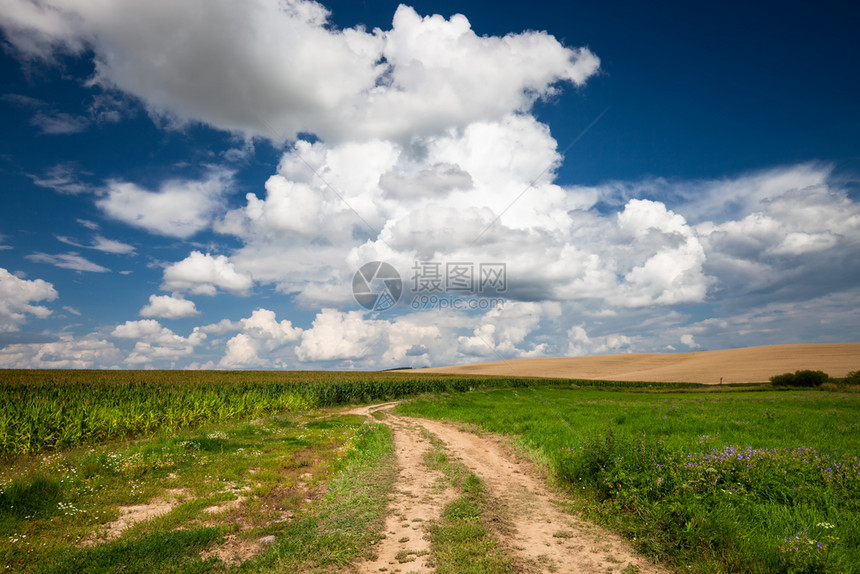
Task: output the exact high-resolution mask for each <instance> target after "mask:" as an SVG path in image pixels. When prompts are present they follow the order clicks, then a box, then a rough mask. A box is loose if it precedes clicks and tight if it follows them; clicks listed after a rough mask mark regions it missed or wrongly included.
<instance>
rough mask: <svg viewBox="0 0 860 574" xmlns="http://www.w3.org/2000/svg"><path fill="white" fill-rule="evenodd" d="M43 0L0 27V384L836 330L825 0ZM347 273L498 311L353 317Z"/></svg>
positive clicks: (848, 295) (744, 339)
mask: <svg viewBox="0 0 860 574" xmlns="http://www.w3.org/2000/svg"><path fill="white" fill-rule="evenodd" d="M54 4H55V3H54V2H48V3H47V4H46V6H48V8H47V9H46V10H44V11H42V12H40V13H39V16H38V17H33V16H32V14H31V11H32V10H33V6H34V4H33V3H32V2H30V1H28V0H17V2H16V6H17V8H16V9H15V10H13V11H11V12H10V13H9V14H6V15H4V16H2V17H0V38H2V41H3V51H2V53H0V83H2V90H0V116H2V118H0V122H2V123H0V125H2V126H3V132H4V133H3V135H4V137H3V138H2V140H0V193H2V205H3V209H2V210H0V269H2V270H3V271H0V290H2V293H3V294H5V296H6V298H7V301H8V302H7V303H6V304H5V306H4V305H0V366H4V365H5V366H97V367H110V366H126V367H146V366H157V367H158V366H160V367H183V366H189V365H190V366H197V367H200V366H216V367H229V368H241V367H264V368H275V367H288V368H310V367H338V368H374V367H387V366H391V365H392V364H394V363H396V364H400V363H404V362H409V361H413V358H414V361H413V363H412V364H415V366H422V365H427V364H441V363H444V362H464V361H467V360H479V359H492V358H500V357H523V356H541V355H563V354H589V353H606V352H626V351H662V350H695V349H705V348H724V347H729V346H741V345H753V344H768V343H783V342H826V341H834V340H837V341H842V340H857V336H858V335H857V331H858V330H857V326H858V324H857V315H856V311H854V310H853V309H854V308H856V307H857V305H856V302H857V290H856V288H855V287H854V285H856V280H857V279H858V278H860V277H858V276H857V275H858V273H860V271H858V269H857V265H856V263H855V261H856V260H857V255H858V242H860V231H858V225H859V224H858V221H860V218H858V217H860V216H858V215H857V213H858V207H857V201H858V199H860V191H858V190H860V185H858V182H860V178H858V174H860V149H858V148H860V146H858V142H860V103H858V102H860V98H858V97H857V95H858V93H860V78H858V74H857V73H856V71H855V68H856V66H857V62H858V59H860V58H858V57H860V41H858V39H857V34H856V30H855V28H856V23H857V22H858V21H860V18H858V16H860V12H859V11H858V9H857V8H856V7H854V6H851V5H850V4H849V3H844V2H841V3H835V2H833V3H829V2H828V3H821V4H814V5H813V4H809V3H785V2H782V3H775V2H774V3H771V2H768V3H753V4H748V3H740V2H721V3H711V4H702V3H690V2H660V3H650V4H645V3H639V2H623V3H617V2H616V3H606V2H600V3H597V2H595V3H590V4H588V5H586V4H584V3H583V4H575V3H568V4H561V3H556V2H540V1H537V2H528V3H522V2H516V3H504V2H447V1H445V2H440V1H434V2H413V3H411V4H410V6H411V8H412V9H414V12H412V11H410V10H407V9H401V10H400V11H398V6H399V3H398V2H388V1H373V2H353V1H332V2H325V3H324V4H325V6H326V7H327V8H328V10H329V11H330V14H329V16H328V21H327V23H323V22H322V20H320V19H319V18H320V12H319V9H318V5H314V4H312V3H307V2H301V1H298V0H297V1H295V2H292V3H288V6H289V7H290V8H289V10H293V9H294V12H289V10H288V11H287V12H289V13H287V12H281V13H277V10H278V9H277V3H272V2H267V1H265V2H264V1H261V2H260V3H259V4H255V6H259V7H260V13H261V14H263V17H261V18H257V19H254V18H249V19H248V20H247V21H245V20H244V18H245V17H246V16H247V15H248V14H251V13H253V12H254V10H256V8H255V9H251V8H247V9H242V8H241V7H240V5H239V4H236V3H231V2H228V1H226V0H225V1H224V2H215V3H213V4H212V5H210V6H208V7H206V8H202V7H203V4H201V5H200V6H198V7H196V8H195V7H194V6H192V4H194V3H193V2H191V3H189V4H188V5H186V6H182V7H178V6H171V4H170V3H169V2H168V3H161V2H154V3H152V5H150V6H143V5H138V6H135V7H134V9H133V10H132V9H129V8H122V7H120V8H118V9H115V8H114V4H107V5H105V7H103V8H100V9H96V8H94V7H92V6H88V5H87V3H86V2H83V1H81V2H77V1H75V2H71V3H68V4H61V3H60V4H56V6H54ZM121 4H122V3H121V2H117V3H116V6H120V5H121ZM248 6H251V5H250V4H249V5H248ZM273 6H274V8H273ZM57 7H62V9H63V10H68V11H70V12H73V13H74V14H75V17H74V18H65V17H64V18H63V19H61V21H62V24H61V25H54V24H52V22H53V20H52V19H51V18H52V15H53V14H56V13H58V12H56V10H57ZM195 9H197V10H201V9H205V10H207V11H208V12H210V15H212V17H211V18H203V17H198V16H200V13H197V16H195V15H194V14H195V12H194V10H195ZM266 10H274V12H271V11H270V12H266ZM132 11H135V14H132V13H131V12H132ZM396 11H397V14H398V17H399V18H400V20H396V21H395V23H396V26H394V25H393V24H392V19H393V18H395V12H396ZM265 14H268V16H266V15H265ZM308 14H310V16H308ZM410 14H415V17H412V16H410ZM433 14H439V15H440V17H439V18H436V19H422V18H423V17H426V16H430V15H433ZM455 14H463V15H465V17H466V18H467V19H468V23H469V24H470V26H471V30H469V29H468V28H464V27H463V26H464V24H463V22H461V21H459V20H457V19H456V18H452V17H453V16H454V15H455ZM220 16H223V17H220ZM314 18H316V19H314ZM135 19H136V20H135ZM239 21H242V22H244V23H245V24H246V25H247V28H246V29H241V28H240V27H239V26H238V25H234V23H236V22H239ZM135 22H137V23H138V24H139V25H137V26H135ZM153 23H159V24H158V25H156V24H153ZM168 23H169V24H168ZM362 27H363V28H362ZM376 28H378V29H379V30H380V31H379V32H377V33H375V34H374V32H373V30H374V29H376ZM186 31H187V32H186ZM342 32H343V33H342ZM418 35H421V38H422V40H421V41H419V42H417V43H416V44H415V45H412V44H410V38H413V39H414V38H417V37H419V36H418ZM345 38H346V40H344V39H345ZM167 46H170V48H168V47H167ZM344 46H346V47H344ZM427 46H431V47H430V48H428V49H427V50H426V51H425V50H424V48H426V47H427ZM580 48H584V49H587V50H588V52H578V51H577V50H579V49H580ZM222 49H223V52H219V53H220V54H222V55H221V56H219V55H217V54H215V55H212V54H213V52H217V51H218V50H222ZM374 51H377V52H376V56H373V53H374ZM368 54H370V55H368ZM449 54H451V57H450V59H447V58H448V55H449ZM298 55H300V56H298ZM591 57H596V58H599V67H596V60H594V62H592V63H591V64H589V62H590V60H589V58H591ZM350 58H352V59H350ZM558 58H561V60H558ZM565 58H568V59H569V63H568V64H567V65H565V64H564V63H563V62H564V59H565ZM158 62H162V63H161V64H158ZM308 62H313V64H312V65H310V66H307V67H306V64H307V63H308ZM380 62H382V63H384V64H385V65H387V66H389V68H388V71H387V72H386V75H379V76H378V77H377V78H376V88H375V89H376V90H381V91H379V92H378V94H377V95H376V96H374V95H373V93H374V90H373V89H371V88H372V87H373V83H372V82H371V84H369V85H364V84H362V82H366V81H367V78H368V77H372V75H373V74H378V73H379V72H378V71H376V72H374V71H372V70H373V69H372V66H373V65H379V63H380ZM440 62H441V64H440ZM559 62H560V63H559ZM592 64H593V65H592ZM589 65H591V67H589ZM576 66H581V67H579V68H577V67H576ZM365 67H366V69H365ZM353 72H355V74H354V76H353V75H352V74H353ZM568 74H572V75H570V76H568ZM476 77H480V78H482V80H481V81H479V82H478V83H476V84H472V83H470V82H471V81H472V80H471V78H476ZM535 77H539V78H540V79H538V80H535V79H534V78H535ZM141 78H147V79H146V81H144V80H140V79H141ZM574 78H575V79H574ZM189 79H191V80H192V81H190V82H189ZM353 82H354V86H355V87H353ZM386 82H392V83H390V84H389V83H386ZM210 84H211V86H212V88H211V89H210V88H202V87H200V86H204V85H205V86H209V85H210ZM240 84H241V85H240ZM363 85H364V87H362V86H363ZM422 86H423V87H422ZM237 88H241V89H237ZM279 90H281V92H279ZM437 90H438V91H437ZM530 94H531V95H534V96H535V97H536V98H537V100H536V101H534V98H533V97H532V96H531V95H530ZM384 98H388V99H389V100H390V102H389V103H388V104H384V105H383V107H382V108H379V107H378V106H377V103H375V101H376V99H384ZM398 98H399V99H398ZM496 98H497V101H496ZM332 102H336V103H332ZM374 106H376V107H374ZM385 106H387V108H386V107H385ZM380 109H381V110H382V111H381V112H380ZM237 110H239V111H248V110H250V111H251V112H252V113H248V114H242V113H238V112H237ZM374 114H376V115H374ZM380 114H381V115H380ZM598 118H599V119H598ZM387 120H391V122H392V123H391V126H389V127H381V126H384V125H385V122H386V121H387ZM595 120H598V121H596V123H594V122H595ZM522 122H525V123H522ZM529 122H532V123H529ZM254 124H257V125H254ZM592 124H593V125H592ZM589 125H591V127H590V128H588V129H587V131H586V133H583V131H584V130H586V128H587V127H588V126H589ZM541 126H545V128H543V127H541ZM542 129H545V130H548V131H543V132H542V131H541V130H542ZM272 135H274V136H276V137H275V138H274V139H276V140H280V136H285V138H286V139H285V141H270V138H271V136H272ZM298 140H304V141H305V142H307V144H300V145H296V142H297V141H298ZM311 144H313V146H314V147H312V148H311V147H303V146H310V145H311ZM571 144H572V145H571ZM545 146H549V147H545ZM569 146H570V147H569ZM552 147H555V149H557V150H558V151H562V150H566V152H565V154H564V158H563V161H560V162H559V161H558V158H554V157H553V155H552ZM487 150H493V152H492V153H490V152H489V151H487ZM508 153H510V157H509V159H507V160H506V159H505V158H506V157H508V155H506V154H508ZM458 154H459V155H458ZM279 165H280V167H279ZM291 165H293V166H298V167H290V166H291ZM550 165H554V166H555V167H553V168H552V169H550V171H549V172H547V174H546V175H545V176H543V177H542V178H539V179H538V180H537V183H535V185H533V186H531V187H529V184H530V183H532V180H533V178H534V177H536V176H538V175H540V174H541V173H543V171H544V170H545V169H546V168H547V167H549V166H550ZM302 170H305V171H304V172H303V171H302ZM311 170H313V171H311ZM365 170H366V171H367V173H364V171H365ZM374 170H375V171H374ZM362 174H363V175H362ZM270 178H271V179H270ZM267 182H268V183H267ZM367 182H369V183H367ZM521 192H522V198H521V199H516V198H517V197H520V195H518V194H520V193H521ZM506 206H507V211H505V210H504V208H506ZM482 210H485V211H482ZM500 214H502V217H501V219H500V220H499V222H498V225H497V226H496V227H495V228H494V231H493V233H490V234H488V235H486V236H485V237H484V239H485V240H486V241H485V243H484V244H483V247H481V245H482V244H476V245H469V244H468V242H465V243H464V242H463V240H462V239H458V237H459V235H458V234H459V233H460V231H461V230H463V229H467V230H468V229H471V227H472V226H474V231H475V232H477V231H479V230H481V229H484V228H485V226H486V224H487V223H488V222H489V221H491V220H493V218H494V217H496V216H499V215H500ZM350 228H351V229H352V231H351V232H350ZM475 232H473V233H471V235H470V237H474V236H476V235H477V233H475ZM496 232H498V233H496ZM466 235H469V234H468V233H466V234H465V235H464V237H465V236H466ZM437 236H438V237H437ZM195 253H196V254H198V255H195ZM279 254H280V255H279ZM371 258H378V259H381V260H390V261H391V262H392V264H394V265H395V266H397V267H398V269H399V270H400V272H401V274H402V275H404V280H408V277H406V275H408V273H409V269H410V263H409V262H410V261H412V260H414V259H421V258H423V259H427V258H430V259H435V260H439V261H450V260H457V259H463V260H469V261H471V262H473V263H475V264H478V263H479V262H481V261H490V260H493V261H499V260H505V261H506V262H507V263H508V269H509V272H510V273H511V278H510V282H511V285H512V290H511V291H510V292H509V293H508V295H507V298H508V299H507V302H506V303H505V305H504V306H503V307H502V308H501V309H497V310H496V311H495V312H492V313H489V314H486V313H480V312H469V313H459V314H457V313H452V312H450V310H442V311H440V310H438V309H437V310H435V311H434V312H433V313H435V315H434V314H433V313H430V312H426V310H425V312H423V313H414V312H412V311H410V309H409V307H408V306H407V307H403V306H401V307H398V308H395V309H393V310H391V311H389V312H387V314H378V313H377V314H375V313H366V312H365V311H364V310H363V309H361V307H359V306H357V305H356V304H355V301H354V300H353V299H352V298H351V295H350V293H349V286H350V278H351V276H352V273H353V272H354V270H355V269H354V267H355V266H356V265H357V264H359V263H361V262H363V261H366V260H368V259H371ZM4 273H5V274H4ZM822 277H824V278H829V280H821V278H822ZM47 284H50V285H47ZM151 298H154V299H151ZM413 311H414V310H413ZM264 312H265V313H264ZM268 313H271V315H269V314H268ZM264 315H265V317H264ZM434 317H435V319H434ZM439 317H444V319H439ZM222 321H223V322H222ZM216 325H220V326H216ZM431 325H435V329H436V331H433V330H432V329H431V327H430V326H431ZM738 332H741V333H743V336H740V337H738V336H736V333H738ZM583 333H584V334H583ZM338 337H341V339H338ZM482 347H483V348H482ZM383 349H388V352H386V351H384V350H383ZM392 349H394V350H392ZM422 349H423V350H424V351H425V352H419V351H421V350H422ZM46 357H48V358H50V360H49V359H47V358H46ZM416 357H417V358H416Z"/></svg>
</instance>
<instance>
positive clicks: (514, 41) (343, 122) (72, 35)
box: [0, 0, 599, 141]
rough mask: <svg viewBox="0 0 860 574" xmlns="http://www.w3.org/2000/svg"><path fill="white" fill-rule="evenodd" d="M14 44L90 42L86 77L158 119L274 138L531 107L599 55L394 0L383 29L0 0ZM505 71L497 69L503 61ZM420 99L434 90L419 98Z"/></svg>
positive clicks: (273, 14) (344, 135) (243, 5)
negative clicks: (91, 71)
mask: <svg viewBox="0 0 860 574" xmlns="http://www.w3.org/2000/svg"><path fill="white" fill-rule="evenodd" d="M0 6H2V10H0V13H2V16H0V24H2V26H3V28H4V30H5V31H6V35H7V38H8V40H9V42H10V43H11V44H12V45H13V46H14V47H15V48H16V49H17V50H18V51H19V52H20V53H21V54H23V55H25V56H26V57H29V58H36V59H42V60H49V59H51V58H52V57H53V56H54V55H55V54H56V53H57V52H66V53H71V54H81V53H83V52H84V51H86V50H92V51H93V52H94V54H95V64H96V71H95V75H94V77H93V78H92V80H91V81H92V83H93V84H96V85H99V86H102V87H104V88H107V89H117V90H121V91H122V92H125V93H127V94H131V95H134V96H136V97H138V98H140V99H141V100H142V101H143V102H144V104H145V105H146V107H147V108H148V109H149V111H150V113H151V114H153V115H154V116H156V117H158V118H160V119H162V120H164V121H167V122H177V123H180V124H181V123H185V122H189V121H198V122H204V123H207V124H209V125H211V126H214V127H217V128H220V129H224V130H229V131H233V132H239V133H242V134H246V135H252V136H264V137H268V138H273V139H278V140H290V139H295V137H296V136H297V135H298V134H299V133H302V132H304V133H313V134H317V135H318V136H320V137H322V138H323V139H326V140H329V141H334V140H344V139H353V138H356V137H360V138H369V137H376V138H392V139H397V138H406V139H409V138H412V137H414V136H416V135H426V134H429V133H435V132H436V131H437V130H438V129H439V126H445V127H464V126H466V125H468V124H469V123H471V122H473V121H476V120H482V119H487V118H501V117H502V116H504V115H506V114H508V113H510V112H512V111H520V110H525V109H527V108H528V107H529V106H530V105H531V103H532V102H533V101H534V100H535V99H537V98H539V97H546V96H548V95H551V94H553V93H554V88H553V84H554V83H555V82H558V81H570V82H573V83H575V84H582V83H584V82H585V80H586V79H587V78H588V77H589V76H590V75H592V74H593V73H594V72H595V71H596V70H597V68H598V66H599V61H598V59H597V57H596V56H594V55H593V54H592V53H591V52H589V51H588V50H587V49H581V48H580V49H570V48H566V47H564V46H563V45H561V44H560V43H559V42H558V41H557V40H556V39H555V38H553V37H552V36H550V35H548V34H546V33H542V32H524V33H521V34H510V35H508V36H505V37H503V38H499V37H481V36H478V35H476V34H475V33H474V31H473V30H472V29H471V26H470V24H469V21H468V20H467V19H466V18H465V17H464V16H462V15H456V16H454V17H452V18H451V19H450V20H446V19H445V18H443V17H441V16H428V17H421V16H419V15H418V14H417V13H416V12H415V11H414V10H413V9H412V8H409V7H407V6H400V7H399V8H398V9H397V12H396V13H395V14H394V19H393V22H392V27H391V30H388V31H383V30H379V29H376V30H373V31H370V32H369V31H366V30H364V29H362V28H347V29H344V30H335V29H333V28H331V27H330V26H329V25H328V12H327V10H326V9H325V8H324V7H323V6H322V5H320V4H317V3H316V2H310V1H303V0H287V1H276V0H249V1H247V2H233V1H231V0H189V1H183V2H173V1H170V0H154V1H150V2H135V1H133V0H126V1H122V0H117V1H113V2H91V1H89V0H63V1H59V0H47V1H41V2H34V1H32V0H3V2H2V4H0ZM500 70H503V71H504V73H499V71H500ZM428 102H433V105H432V106H428V105H427V104H428Z"/></svg>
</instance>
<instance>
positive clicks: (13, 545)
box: [0, 412, 394, 573]
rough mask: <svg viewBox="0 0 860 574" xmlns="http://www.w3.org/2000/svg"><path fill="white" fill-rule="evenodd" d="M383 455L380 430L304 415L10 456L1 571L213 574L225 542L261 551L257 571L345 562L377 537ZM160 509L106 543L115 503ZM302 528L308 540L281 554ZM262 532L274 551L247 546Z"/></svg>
mask: <svg viewBox="0 0 860 574" xmlns="http://www.w3.org/2000/svg"><path fill="white" fill-rule="evenodd" d="M392 449H393V447H392V445H391V438H390V436H389V434H388V430H387V428H386V427H383V426H381V425H372V426H371V425H367V424H366V423H365V419H364V417H357V416H337V415H331V414H326V413H322V412H309V413H296V414H288V415H280V416H277V417H272V418H268V419H260V420H256V421H254V422H253V423H248V422H242V423H236V424H232V425H221V426H217V427H206V428H200V429H196V430H188V431H181V432H179V433H176V434H173V435H159V436H155V437H152V438H149V439H146V440H140V441H135V442H129V443H117V444H112V445H102V446H91V447H89V448H78V449H72V450H68V451H64V452H57V453H52V454H43V455H37V456H31V457H19V458H17V459H15V460H14V461H12V463H11V464H9V465H5V466H3V467H2V468H0V563H2V564H4V565H6V567H7V570H11V571H15V572H34V573H41V572H81V571H87V572H119V571H122V572H203V571H206V572H221V571H226V570H227V569H228V566H227V564H225V563H224V562H222V561H220V560H219V559H218V558H216V557H214V556H209V553H210V551H212V550H214V549H216V548H217V547H219V546H221V545H224V544H225V543H226V542H227V541H228V537H230V538H231V539H233V540H234V541H235V542H238V543H240V544H247V545H251V546H252V547H253V552H251V553H252V554H253V553H254V552H256V553H258V555H259V557H258V558H256V559H253V560H251V561H250V562H249V564H253V565H255V566H254V568H255V569H256V571H270V570H272V569H273V568H274V566H273V565H280V564H282V563H283V564H293V563H300V562H301V559H306V558H308V556H311V557H313V560H314V561H316V562H319V561H323V560H328V561H330V562H332V563H338V564H342V563H346V562H349V561H350V560H352V559H353V558H354V557H355V556H356V555H357V553H360V552H362V551H364V549H366V547H368V546H369V540H372V539H373V537H374V536H376V534H374V532H376V531H378V530H379V529H380V528H381V526H379V527H377V526H376V522H374V521H381V520H382V518H381V516H383V515H384V508H385V501H386V493H387V492H388V490H389V486H390V483H391V480H393V478H392V477H393V474H392V473H393V468H394V466H393V455H392V454H391V453H392V452H393V450H392ZM239 497H241V499H242V500H241V504H238V502H239ZM306 498H309V499H310V502H307V501H306ZM159 499H162V500H164V499H171V500H173V502H174V505H173V507H172V508H171V509H170V510H169V512H167V513H166V514H163V515H160V516H157V517H155V518H152V519H150V520H148V521H144V522H139V523H137V524H135V525H134V526H132V527H131V528H129V529H128V530H126V531H125V532H123V533H122V536H121V537H120V538H116V539H107V538H105V537H104V534H105V532H106V528H105V525H106V524H109V523H110V522H112V521H114V520H116V519H117V518H118V517H119V515H120V511H119V508H120V507H128V506H132V505H140V504H147V503H149V502H152V501H155V500H159ZM212 507H220V510H221V511H220V512H217V513H212V512H208V511H206V510H205V509H207V508H208V509H211V508H212ZM311 525H316V526H315V527H314V528H311ZM302 532H308V533H309V536H310V539H311V540H312V541H313V544H312V545H311V546H310V547H309V549H307V551H306V552H305V554H304V558H301V556H300V557H299V558H296V557H295V556H294V557H292V558H287V556H288V555H289V554H290V551H289V547H290V545H291V544H294V543H297V541H299V540H301V536H300V535H301V533H302ZM265 536H274V537H275V542H274V544H271V545H269V546H265V547H264V546H261V545H259V544H257V541H258V540H259V539H261V538H263V537H265ZM93 542H94V543H93ZM255 544H257V546H254V545H255ZM325 552H329V554H328V555H326V553H325ZM299 554H301V553H299ZM279 567H280V566H278V568H279ZM299 571H307V569H300V570H299Z"/></svg>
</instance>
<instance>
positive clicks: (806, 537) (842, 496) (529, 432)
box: [398, 388, 860, 573]
mask: <svg viewBox="0 0 860 574" xmlns="http://www.w3.org/2000/svg"><path fill="white" fill-rule="evenodd" d="M398 410H399V412H402V413H404V414H415V415H420V416H426V417H432V418H444V419H449V420H456V421H460V422H465V423H470V424H474V425H477V426H479V427H481V428H484V429H487V430H490V431H494V432H500V433H505V434H516V435H519V440H520V442H521V443H522V444H523V445H524V446H526V447H527V448H528V449H529V450H531V451H532V452H534V453H535V454H536V456H538V457H540V458H541V459H542V460H543V461H544V462H546V463H547V464H548V465H549V467H550V468H551V469H552V471H553V474H554V477H555V479H556V480H557V481H558V482H559V484H560V485H561V486H563V487H564V488H566V489H567V490H568V491H570V493H571V494H572V495H573V497H572V499H571V500H572V501H573V502H572V504H573V505H574V506H575V507H576V509H577V510H579V511H580V512H583V513H585V514H586V516H588V517H590V518H592V519H594V520H596V521H598V522H601V523H603V524H605V525H608V526H611V527H612V528H614V529H616V530H619V531H621V532H623V533H625V534H626V535H627V536H628V537H630V538H631V539H634V540H635V544H636V545H637V547H638V548H639V549H640V551H643V552H645V553H647V554H649V555H650V556H652V557H655V558H657V559H660V560H662V561H666V562H669V563H670V564H672V565H674V566H676V567H679V568H682V569H684V570H687V571H699V572H732V571H744V572H762V573H765V572H786V573H793V572H860V519H858V517H860V513H858V511H860V458H858V453H860V430H858V422H857V421H858V420H860V417H858V415H860V398H858V397H857V396H856V395H840V394H832V393H822V392H815V391H808V392H800V391H799V392H761V391H760V392H749V391H747V392H743V393H732V392H720V393H695V392H689V391H688V392H685V393H683V394H681V393H659V394H655V393H648V394H633V393H613V392H605V391H592V390H585V389H578V390H565V389H559V388H555V389H553V388H537V389H527V390H517V389H514V390H507V391H488V392H477V393H470V394H460V395H449V396H437V397H432V398H425V399H421V400H418V401H414V402H412V403H410V404H408V405H403V406H401V407H399V408H398Z"/></svg>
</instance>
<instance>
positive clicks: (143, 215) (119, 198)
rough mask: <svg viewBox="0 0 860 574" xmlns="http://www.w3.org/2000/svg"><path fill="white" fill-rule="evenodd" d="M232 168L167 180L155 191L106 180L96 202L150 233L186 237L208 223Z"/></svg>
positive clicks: (104, 208)
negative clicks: (201, 175) (185, 178)
mask: <svg viewBox="0 0 860 574" xmlns="http://www.w3.org/2000/svg"><path fill="white" fill-rule="evenodd" d="M232 176H233V174H232V172H229V171H225V170H223V169H220V168H213V169H211V170H210V172H209V174H208V176H207V177H206V178H204V179H201V180H170V181H167V182H165V183H163V184H162V185H161V188H160V189H159V190H158V191H150V190H147V189H143V188H141V187H138V186H137V185H135V184H133V183H128V182H121V181H110V182H108V184H107V191H106V194H105V196H104V197H102V198H100V199H99V200H98V201H96V204H97V205H98V206H99V207H100V208H101V209H102V210H103V211H104V212H105V213H106V214H107V215H109V216H110V217H113V218H115V219H118V220H120V221H122V222H124V223H127V224H129V225H133V226H135V227H140V228H143V229H145V230H147V231H150V232H152V233H157V234H159V235H167V236H170V237H180V238H183V239H185V238H188V237H191V236H192V235H194V234H195V233H197V232H198V231H200V230H202V229H205V228H206V227H208V226H209V225H210V223H211V222H212V219H213V218H214V216H215V214H216V212H217V211H218V210H219V208H220V207H221V203H222V200H223V196H224V194H225V193H226V192H227V189H228V188H229V186H230V184H231V181H232Z"/></svg>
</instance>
